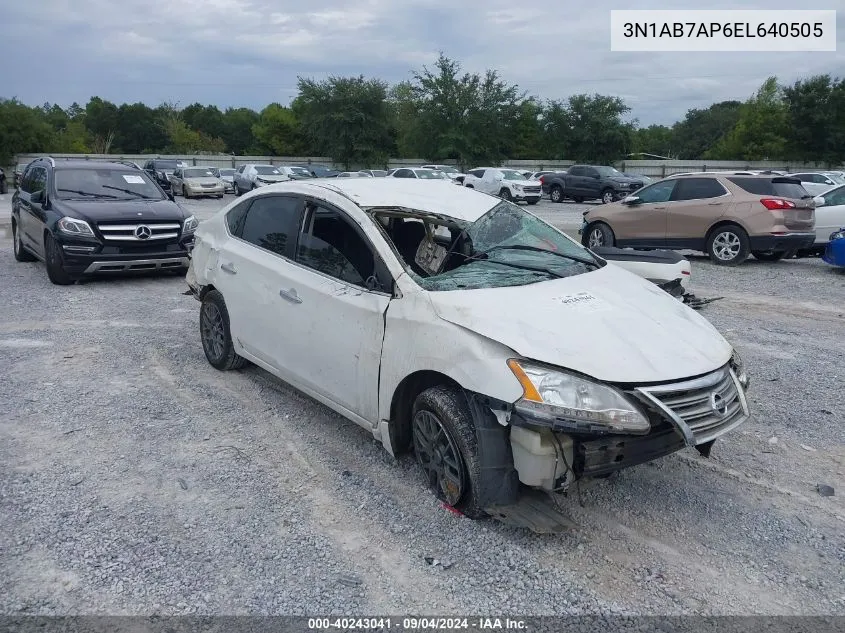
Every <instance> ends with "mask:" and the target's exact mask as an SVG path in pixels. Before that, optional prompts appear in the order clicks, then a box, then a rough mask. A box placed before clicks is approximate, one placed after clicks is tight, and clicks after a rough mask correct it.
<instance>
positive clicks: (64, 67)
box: [0, 0, 845, 124]
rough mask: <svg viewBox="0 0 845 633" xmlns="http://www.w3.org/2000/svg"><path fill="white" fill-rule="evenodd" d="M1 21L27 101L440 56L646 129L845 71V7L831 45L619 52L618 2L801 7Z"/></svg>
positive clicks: (6, 90)
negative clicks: (589, 100) (615, 30)
mask: <svg viewBox="0 0 845 633" xmlns="http://www.w3.org/2000/svg"><path fill="white" fill-rule="evenodd" d="M3 4H4V9H3V15H2V19H0V59H2V60H3V69H4V71H3V73H2V77H3V81H2V83H0V86H2V87H0V96H3V97H7V98H8V97H17V98H18V99H20V100H21V101H24V102H25V103H28V104H32V105H34V104H41V103H43V102H45V101H49V102H51V103H59V104H60V105H62V106H67V105H70V103H72V102H74V101H77V102H79V103H80V104H82V105H84V104H85V102H87V100H88V98H89V97H90V96H91V95H99V96H101V97H103V98H105V99H109V100H111V101H114V102H117V103H122V102H135V101H143V102H145V103H147V104H149V105H151V106H155V105H158V104H159V103H161V102H162V101H169V102H176V103H178V104H179V105H180V106H186V105H189V104H190V103H193V102H195V101H199V102H201V103H205V104H216V105H217V106H219V107H220V108H225V107H229V106H248V107H251V108H255V109H261V108H262V107H263V106H264V105H266V104H267V103H269V102H272V101H279V102H281V103H283V104H287V103H288V102H289V101H290V99H291V98H292V97H293V96H294V95H295V93H296V78H297V76H309V77H317V78H322V77H325V76H328V75H332V74H334V75H358V74H363V75H365V76H368V77H379V78H381V79H384V80H386V81H388V82H391V83H393V82H397V81H401V80H403V79H407V78H409V77H410V76H411V72H412V71H413V70H414V69H418V68H420V67H421V66H422V65H425V64H431V63H432V62H433V61H434V60H435V59H436V57H437V53H438V51H441V50H442V51H443V52H444V53H445V54H446V55H447V56H449V57H451V58H453V59H456V60H459V61H460V62H461V63H462V65H463V67H464V69H466V70H470V71H483V70H485V69H486V68H495V69H498V70H499V71H500V73H501V75H502V76H503V77H504V78H505V79H507V80H508V81H510V82H513V83H516V84H518V85H519V86H520V87H521V88H522V89H524V90H526V91H528V92H529V93H530V94H533V95H536V96H538V97H541V98H544V99H563V98H566V97H568V96H570V95H572V94H577V93H582V92H587V93H594V92H598V93H601V94H610V95H618V96H620V97H622V98H624V99H625V101H626V102H627V103H628V105H630V106H631V108H632V112H631V118H637V119H639V121H640V123H641V124H651V123H667V124H669V123H672V122H674V121H675V120H677V119H679V118H682V117H683V115H684V113H685V112H686V111H687V110H688V109H689V108H694V107H706V106H707V105H709V104H711V103H713V102H715V101H721V100H725V99H745V98H747V97H748V96H749V95H750V94H751V93H753V91H754V90H755V89H756V88H757V87H758V86H759V85H760V84H761V83H762V82H763V80H764V79H765V78H766V77H767V76H769V75H777V76H778V77H779V78H780V79H781V81H790V82H791V81H793V80H795V79H797V78H800V77H805V76H808V75H812V74H819V73H830V74H833V75H838V76H842V77H845V2H843V0H815V1H814V2H813V3H812V7H811V8H813V9H837V8H838V9H839V10H840V11H839V13H838V15H837V24H838V28H837V39H838V43H837V49H838V51H837V52H835V53H662V54H659V53H619V52H617V53H612V52H610V10H611V9H612V8H614V9H637V8H643V9H659V8H666V9H669V8H674V9H683V8H689V9H701V8H705V7H706V8H711V9H716V8H734V9H755V8H759V9H767V10H772V9H796V8H800V7H801V6H802V3H800V2H799V3H796V2H795V1H794V0H789V1H787V0H765V1H763V2H758V1H755V0H735V1H734V2H719V1H715V2H711V3H709V4H706V5H702V3H701V2H700V1H696V2H690V1H688V0H674V1H672V0H651V1H650V2H645V1H644V0H628V2H618V1H611V0H593V1H591V2H557V3H555V2H548V1H547V0H544V1H542V2H541V1H538V0H506V1H503V0H354V1H350V0H343V1H341V0H314V1H308V0H305V1H303V0H296V1H290V0H167V1H165V0H29V1H28V0H14V1H13V2H8V3H3Z"/></svg>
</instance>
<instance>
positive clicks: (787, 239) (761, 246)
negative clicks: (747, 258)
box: [748, 233, 816, 251]
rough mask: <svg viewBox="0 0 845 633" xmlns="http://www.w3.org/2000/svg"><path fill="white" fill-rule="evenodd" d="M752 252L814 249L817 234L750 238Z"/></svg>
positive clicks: (790, 234)
mask: <svg viewBox="0 0 845 633" xmlns="http://www.w3.org/2000/svg"><path fill="white" fill-rule="evenodd" d="M748 239H749V242H750V244H751V250H752V251H792V250H797V249H800V248H812V246H813V244H815V243H816V234H815V233H789V234H787V235H756V236H753V237H750V238H748Z"/></svg>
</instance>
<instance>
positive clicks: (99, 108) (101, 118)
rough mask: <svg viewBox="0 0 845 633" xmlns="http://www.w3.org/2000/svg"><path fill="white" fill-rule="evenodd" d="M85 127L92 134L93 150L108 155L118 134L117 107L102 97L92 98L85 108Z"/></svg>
mask: <svg viewBox="0 0 845 633" xmlns="http://www.w3.org/2000/svg"><path fill="white" fill-rule="evenodd" d="M85 127H86V128H88V131H89V132H90V133H91V137H92V142H91V146H92V150H93V151H94V152H96V153H98V154H108V153H109V151H110V150H111V149H112V144H113V143H114V138H115V135H116V134H117V127H118V116H117V106H116V105H115V104H113V103H112V102H110V101H105V100H103V99H101V98H100V97H91V99H90V100H89V101H88V103H87V104H86V106H85Z"/></svg>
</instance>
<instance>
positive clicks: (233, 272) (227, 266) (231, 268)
mask: <svg viewBox="0 0 845 633" xmlns="http://www.w3.org/2000/svg"><path fill="white" fill-rule="evenodd" d="M220 270H222V271H223V272H224V273H229V274H230V275H236V274H237V273H238V271H237V270H235V267H234V265H232V264H230V263H229V262H226V263H225V264H220Z"/></svg>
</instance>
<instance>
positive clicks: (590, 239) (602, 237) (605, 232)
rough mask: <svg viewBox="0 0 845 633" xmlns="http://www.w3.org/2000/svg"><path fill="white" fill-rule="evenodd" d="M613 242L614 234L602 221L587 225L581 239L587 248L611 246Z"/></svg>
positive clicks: (614, 239)
mask: <svg viewBox="0 0 845 633" xmlns="http://www.w3.org/2000/svg"><path fill="white" fill-rule="evenodd" d="M614 242H616V236H615V235H614V234H613V229H611V228H610V227H609V226H608V225H607V224H605V223H604V222H596V223H595V224H593V225H591V226H589V227H588V228H587V230H586V231H585V232H584V236H583V238H582V240H581V243H582V244H583V245H584V246H586V247H587V248H597V247H600V246H613V244H614Z"/></svg>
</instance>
